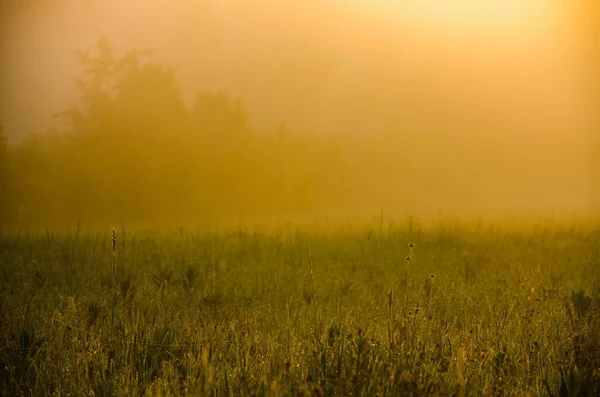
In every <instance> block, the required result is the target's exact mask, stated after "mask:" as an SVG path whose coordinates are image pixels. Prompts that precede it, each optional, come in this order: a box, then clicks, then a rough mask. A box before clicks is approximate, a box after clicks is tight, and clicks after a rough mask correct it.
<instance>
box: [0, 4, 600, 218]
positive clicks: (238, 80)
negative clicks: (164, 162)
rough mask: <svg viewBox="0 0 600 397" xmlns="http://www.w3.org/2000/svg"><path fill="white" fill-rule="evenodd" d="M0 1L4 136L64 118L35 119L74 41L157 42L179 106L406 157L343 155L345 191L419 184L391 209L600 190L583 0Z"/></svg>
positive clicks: (553, 201) (531, 205) (505, 203)
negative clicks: (223, 100)
mask: <svg viewBox="0 0 600 397" xmlns="http://www.w3.org/2000/svg"><path fill="white" fill-rule="evenodd" d="M2 4H4V5H3V9H2V17H1V18H2V19H1V28H0V33H1V36H0V37H1V42H0V45H1V47H0V70H1V71H2V72H1V74H0V84H1V87H2V91H1V93H0V95H1V96H0V120H2V121H3V123H4V132H5V134H6V136H7V137H8V139H9V142H10V143H12V144H13V145H18V144H19V143H21V142H23V140H24V139H25V138H26V137H28V136H32V135H33V134H35V133H40V132H44V131H46V130H47V129H48V128H49V127H51V126H53V125H54V126H55V128H58V129H61V128H63V127H62V126H60V125H59V126H56V123H57V120H56V119H53V118H52V117H50V116H51V115H52V114H54V113H55V112H57V111H60V110H64V109H66V108H68V107H69V106H70V105H72V104H74V103H77V101H79V99H80V93H79V92H78V91H77V89H76V86H75V84H74V79H75V77H77V76H80V75H81V73H82V67H81V65H80V64H79V63H78V60H77V57H76V56H75V50H77V49H88V50H90V51H93V50H94V48H95V46H96V42H97V40H98V38H99V37H101V36H104V37H106V38H107V39H108V41H109V43H110V45H111V46H112V48H113V50H114V52H115V53H116V54H118V56H123V55H124V54H126V53H127V52H128V51H130V50H132V49H144V48H154V49H156V50H157V52H156V54H155V55H154V56H153V59H154V60H156V61H158V62H162V63H164V64H166V65H172V66H174V68H175V70H176V83H177V87H178V88H179V90H180V93H181V98H182V100H183V103H184V104H185V105H186V106H187V107H188V108H190V107H192V106H193V103H194V100H195V98H196V95H197V93H198V92H224V93H227V94H228V95H230V96H231V97H233V98H239V99H240V100H241V103H242V104H243V106H244V108H245V109H246V112H247V114H248V117H249V125H250V126H251V127H252V129H253V131H254V132H255V133H257V134H259V135H261V134H262V135H265V134H267V135H268V134H273V133H275V132H276V131H277V129H278V127H279V126H280V125H281V123H282V122H285V125H286V127H287V128H289V129H290V130H292V131H295V132H297V133H298V134H306V135H310V134H317V135H319V136H325V137H335V138H336V139H341V141H342V142H343V143H340V144H339V145H341V146H343V148H344V149H343V150H344V153H345V155H346V156H347V158H349V159H353V158H354V159H358V158H360V156H359V153H360V154H361V155H362V156H363V159H364V158H369V157H368V156H374V157H378V159H389V161H392V159H394V158H398V157H403V158H405V159H406V162H405V164H404V166H403V167H404V168H402V167H400V166H397V167H396V166H389V167H388V168H386V164H387V163H386V161H383V160H382V164H381V165H380V166H379V168H378V171H377V172H379V174H380V175H379V176H378V177H376V178H375V179H377V178H379V179H377V181H378V183H374V182H373V180H374V179H373V178H372V175H371V174H369V173H370V172H375V171H374V170H370V169H368V167H366V168H365V167H361V166H360V165H359V164H358V160H357V164H355V166H356V167H357V168H363V169H364V172H365V173H366V174H367V175H366V176H357V174H358V171H355V172H354V173H353V174H351V175H354V176H356V178H357V180H356V181H355V184H357V185H360V184H361V183H362V184H363V185H364V187H365V189H368V190H370V191H371V192H372V194H371V196H370V198H369V199H368V200H367V199H366V198H365V199H364V200H363V199H359V198H356V199H355V200H352V201H353V203H354V204H356V202H361V201H364V206H365V207H366V208H369V209H373V208H378V207H382V206H386V207H394V205H395V204H394V203H396V202H398V196H405V194H401V193H400V192H401V191H402V189H409V190H411V191H413V192H416V193H415V194H414V196H415V197H414V198H413V199H412V201H411V200H408V201H406V202H404V203H403V204H402V205H403V208H405V209H406V208H408V209H412V208H417V207H420V205H419V204H423V203H424V202H427V203H428V204H427V205H424V206H425V207H427V208H432V209H433V208H436V209H440V208H445V207H446V206H448V207H449V208H454V209H456V208H459V207H460V208H462V209H465V210H466V209H469V208H474V207H477V208H479V209H481V210H484V209H490V208H497V209H512V210H515V209H516V208H521V209H525V210H526V211H529V210H534V209H539V208H545V209H548V210H554V209H573V210H575V209H577V210H581V209H591V208H597V203H599V202H600V199H599V195H598V193H599V190H600V186H599V184H598V180H600V167H599V164H598V160H597V159H598V156H597V155H596V154H595V153H598V152H597V151H596V152H594V150H597V148H598V138H597V134H596V132H598V125H600V123H599V122H598V116H597V115H598V112H597V109H598V107H597V105H598V103H599V102H598V101H597V99H598V97H597V93H598V91H599V90H598V87H599V86H600V84H598V80H597V77H596V75H597V74H598V73H597V70H598V68H597V67H596V66H595V65H598V64H597V63H594V62H597V58H594V57H593V54H594V53H595V54H597V53H598V52H597V51H596V52H594V50H595V48H594V45H593V43H594V39H593V38H594V35H595V34H596V33H597V30H594V29H595V26H596V25H597V24H596V23H595V21H598V19H597V18H596V17H597V15H598V14H597V13H596V14H594V13H593V12H591V10H592V8H593V7H597V6H596V5H595V4H594V2H593V1H590V2H588V3H587V5H586V4H585V2H584V1H583V0H582V1H580V2H572V3H570V5H565V4H564V2H561V1H558V0H546V1H544V0H530V1H527V2H525V1H522V0H505V1H495V0H494V1H492V0H490V1H485V2H481V1H479V2H478V1H473V0H470V1H469V0H455V1H434V0H406V1H402V2H398V1H391V0H377V1H367V0H345V1H340V0H335V1H329V2H317V1H312V0H311V1H286V2H282V1H272V0H271V1H269V0H256V1H252V2H250V1H242V0H235V1H204V0H201V1H183V0H172V1H166V0H165V1H163V0H154V1H151V2H145V1H142V0H119V1H117V0H105V1H99V0H94V1H87V2H82V1H76V0H40V1H36V2H33V1H32V2H21V1H17V0H8V1H5V2H3V3H2ZM398 4H400V5H398ZM578 7H579V8H578ZM586 18H587V19H586ZM595 18H596V19H595ZM596 50H597V49H596ZM338 142H339V141H338ZM383 142H385V144H383ZM332 145H333V144H332ZM367 153H369V154H368V155H367ZM353 156H354V157H353ZM365 156H366V157H365ZM366 161H367V163H368V162H369V161H368V160H366ZM401 171H402V172H401ZM465 171H468V173H465ZM416 172H419V173H422V175H423V176H422V177H420V178H419V177H418V175H414V174H415V173H416ZM396 173H397V174H396ZM449 174H452V175H453V177H452V178H449V177H448V175H449ZM405 175H413V177H412V179H410V180H411V182H410V184H411V186H410V187H406V183H407V179H406V178H405V177H404V176H405ZM360 178H363V179H360ZM359 179H360V180H361V181H362V182H360V183H359V182H358V180H359ZM224 183H225V182H224ZM457 192H460V193H457ZM338 193H339V192H338ZM355 196H356V195H355ZM446 198H447V200H446ZM327 201H332V200H327ZM336 202H337V201H336V200H333V201H332V202H331V203H330V205H329V206H328V209H331V208H335V207H336V205H335V204H336ZM407 202H410V204H407ZM450 202H452V203H453V204H452V205H450V204H449V203H450ZM354 204H353V205H351V207H352V208H354ZM348 205H350V204H348V203H345V204H344V205H342V204H341V203H340V208H342V207H343V208H346V207H347V206H348ZM292 207H293V206H292ZM291 210H294V208H291Z"/></svg>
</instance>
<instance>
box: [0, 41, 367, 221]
mask: <svg viewBox="0 0 600 397" xmlns="http://www.w3.org/2000/svg"><path fill="white" fill-rule="evenodd" d="M151 55H152V52H151V51H139V50H134V51H131V52H129V53H127V54H126V55H125V56H123V57H120V58H117V57H115V55H114V53H113V51H112V49H111V46H110V45H109V43H108V42H107V41H106V40H105V39H100V40H99V41H98V44H97V48H96V51H95V52H93V53H90V52H87V51H79V52H78V53H77V56H78V59H79V61H80V63H81V66H82V70H83V74H82V76H81V77H80V78H79V79H77V81H76V84H77V88H78V89H79V92H80V99H79V101H78V103H77V104H76V105H75V106H73V107H71V108H69V109H66V110H63V111H61V112H58V113H57V114H56V117H57V119H58V120H60V121H61V124H60V125H61V126H62V127H60V131H57V130H56V129H55V130H52V131H48V132H46V133H44V134H40V135H36V136H33V137H30V138H28V139H27V140H26V141H24V142H23V143H22V144H20V145H18V146H16V147H11V148H7V146H6V144H5V140H4V139H3V138H2V140H1V141H0V150H1V154H0V156H1V157H0V172H2V179H1V180H2V186H1V187H0V188H1V189H2V192H4V193H3V194H2V199H1V200H2V202H1V203H0V204H1V206H2V213H1V216H2V218H1V219H2V221H3V224H4V225H7V226H10V225H18V224H25V225H28V226H31V227H35V226H43V225H48V224H73V222H76V221H77V219H79V218H81V219H82V220H84V221H87V222H89V223H94V222H102V223H112V224H119V223H128V222H131V223H144V222H148V223H152V222H157V221H167V220H171V221H172V220H180V221H182V220H189V219H194V220H198V219H202V217H206V216H215V215H234V216H237V215H261V214H277V213H289V212H306V211H325V210H328V209H331V208H332V207H333V206H338V207H339V206H340V205H344V203H347V204H351V203H352V201H353V200H359V199H360V197H361V196H362V195H363V194H362V193H364V192H365V190H367V189H365V188H364V185H361V187H360V188H357V186H352V185H351V183H350V182H351V180H353V181H354V182H357V181H359V180H360V178H359V177H358V176H360V174H362V175H364V174H365V173H364V172H363V171H366V170H364V169H363V170H358V172H353V171H352V170H351V167H350V164H358V166H359V168H364V167H363V166H362V165H360V161H359V162H357V161H356V160H357V158H354V159H353V161H352V162H350V161H349V159H348V156H347V154H348V153H345V151H344V149H343V148H344V144H343V142H341V141H340V140H339V139H337V138H334V137H328V138H325V137H321V136H316V135H314V134H313V135H310V134H299V133H293V132H290V131H288V130H287V128H286V127H285V126H284V125H282V126H281V128H280V129H279V130H278V131H275V132H273V133H272V134H267V133H257V132H256V131H254V130H253V128H252V127H251V125H250V124H249V118H248V115H247V114H246V111H245V109H244V107H243V105H242V104H241V103H240V102H239V101H236V100H232V99H231V98H230V97H229V96H228V95H226V94H223V93H208V92H201V93H199V94H198V95H197V97H196V98H195V101H194V102H193V104H192V106H191V108H190V109H188V108H187V107H186V106H185V104H184V103H183V101H182V99H181V96H180V93H179V90H178V88H177V82H176V75H175V72H174V70H173V69H172V68H170V67H168V66H165V65H164V64H162V63H159V62H156V61H154V60H153V59H152V57H151ZM0 136H1V135H0ZM368 161H369V163H368V164H371V165H373V163H374V158H373V157H369V160H368ZM371 168H372V171H376V170H375V169H374V168H373V167H371ZM363 179H364V178H363ZM361 192H362V193H361Z"/></svg>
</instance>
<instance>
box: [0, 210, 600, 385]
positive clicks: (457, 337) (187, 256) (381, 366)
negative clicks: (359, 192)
mask: <svg viewBox="0 0 600 397" xmlns="http://www.w3.org/2000/svg"><path fill="white" fill-rule="evenodd" d="M597 226H598V222H597V220H590V221H583V220H572V221H568V222H563V221H558V220H554V221H551V220H544V219H538V220H535V221H532V222H528V223H527V224H524V223H523V224H520V223H518V222H508V221H479V222H466V221H459V220H454V221H453V220H437V221H434V222H431V223H427V224H425V223H419V222H418V221H417V220H416V219H413V218H410V219H408V220H398V221H392V220H384V219H383V218H381V219H373V220H372V221H369V222H362V223H344V222H335V223H334V222H331V223H328V222H321V223H314V224H309V223H303V224H302V223H298V224H293V223H290V224H281V225H279V226H277V227H266V226H260V225H252V224H239V225H237V226H234V227H222V228H216V227H214V228H209V227H205V228H198V229H186V228H183V227H170V228H168V229H166V230H155V231H141V230H140V231H128V230H127V229H122V228H117V229H116V230H114V231H113V230H111V229H104V230H92V229H91V228H90V229H89V230H87V229H86V228H85V227H78V228H74V229H73V230H70V231H64V232H53V231H51V230H48V231H45V232H25V231H21V232H19V233H10V234H8V233H4V234H3V235H2V237H1V239H0V263H1V264H2V267H1V271H0V296H1V301H0V305H1V306H0V327H1V329H0V335H1V336H0V363H1V364H2V365H1V366H0V395H6V396H9V395H11V396H12V395H35V396H43V395H57V396H58V395H60V396H63V395H73V396H82V395H86V396H90V395H91V396H109V395H110V396H112V395H115V396H130V395H145V396H180V395H196V396H200V395H207V396H329V395H345V396H375V395H378V396H406V395H430V396H431V395H443V396H467V395H495V396H502V395H506V396H521V395H552V396H561V397H562V396H593V395H598V394H599V393H600V231H599V230H598V228H597ZM113 233H114V234H113Z"/></svg>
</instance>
